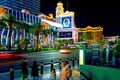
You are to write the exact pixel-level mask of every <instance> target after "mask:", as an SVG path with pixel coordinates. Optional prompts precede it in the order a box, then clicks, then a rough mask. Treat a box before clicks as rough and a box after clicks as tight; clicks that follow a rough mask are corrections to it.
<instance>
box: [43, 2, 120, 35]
mask: <svg viewBox="0 0 120 80" xmlns="http://www.w3.org/2000/svg"><path fill="white" fill-rule="evenodd" d="M59 1H61V2H62V3H63V6H64V11H66V10H67V3H68V10H69V11H74V12H75V23H76V27H78V28H80V27H81V28H85V27H87V26H89V25H90V26H93V27H97V26H102V27H103V28H104V29H103V34H104V35H105V36H116V35H120V29H119V27H120V24H119V23H120V4H119V2H115V0H114V1H113V0H112V1H110V0H109V1H105V0H103V1H102V0H94V1H93V0H88V1H87V0H41V12H42V13H44V14H46V15H48V14H49V13H53V14H54V16H55V10H56V7H57V3H58V2H59Z"/></svg>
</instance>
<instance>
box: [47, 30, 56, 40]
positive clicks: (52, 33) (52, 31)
mask: <svg viewBox="0 0 120 80" xmlns="http://www.w3.org/2000/svg"><path fill="white" fill-rule="evenodd" d="M48 34H49V35H50V37H51V38H50V39H51V41H52V40H53V38H52V36H54V37H55V38H56V37H57V31H55V30H54V29H53V28H49V29H48Z"/></svg>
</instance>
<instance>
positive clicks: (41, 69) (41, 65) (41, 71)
mask: <svg viewBox="0 0 120 80" xmlns="http://www.w3.org/2000/svg"><path fill="white" fill-rule="evenodd" d="M40 74H42V75H43V62H40Z"/></svg>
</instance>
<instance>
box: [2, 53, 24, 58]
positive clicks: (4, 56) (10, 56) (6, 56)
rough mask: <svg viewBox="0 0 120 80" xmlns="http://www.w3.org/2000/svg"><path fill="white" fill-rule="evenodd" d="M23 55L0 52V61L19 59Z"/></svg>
mask: <svg viewBox="0 0 120 80" xmlns="http://www.w3.org/2000/svg"><path fill="white" fill-rule="evenodd" d="M24 57H25V55H24V54H19V53H16V52H11V51H6V52H0V59H20V58H24Z"/></svg>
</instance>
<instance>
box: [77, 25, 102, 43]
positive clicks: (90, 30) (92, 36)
mask: <svg viewBox="0 0 120 80" xmlns="http://www.w3.org/2000/svg"><path fill="white" fill-rule="evenodd" d="M78 31H79V32H78V34H79V36H78V38H79V41H81V40H82V39H83V36H84V37H85V36H86V38H85V41H88V42H91V43H97V42H99V41H100V40H102V39H103V28H102V27H101V26H100V27H92V26H88V27H86V28H78Z"/></svg>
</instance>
